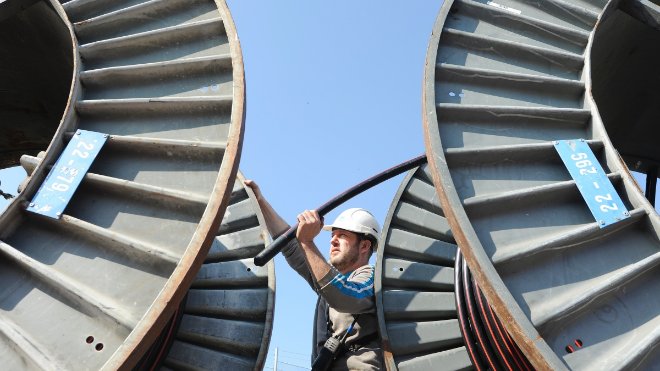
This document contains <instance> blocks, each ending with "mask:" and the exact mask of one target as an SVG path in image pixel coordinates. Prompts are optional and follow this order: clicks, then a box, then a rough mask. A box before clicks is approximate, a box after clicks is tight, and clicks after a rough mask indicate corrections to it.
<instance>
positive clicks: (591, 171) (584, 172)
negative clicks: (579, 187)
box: [580, 166, 596, 175]
mask: <svg viewBox="0 0 660 371" xmlns="http://www.w3.org/2000/svg"><path fill="white" fill-rule="evenodd" d="M587 174H596V168H595V167H593V166H592V167H590V168H588V169H580V175H587Z"/></svg>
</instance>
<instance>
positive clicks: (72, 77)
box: [0, 0, 274, 369]
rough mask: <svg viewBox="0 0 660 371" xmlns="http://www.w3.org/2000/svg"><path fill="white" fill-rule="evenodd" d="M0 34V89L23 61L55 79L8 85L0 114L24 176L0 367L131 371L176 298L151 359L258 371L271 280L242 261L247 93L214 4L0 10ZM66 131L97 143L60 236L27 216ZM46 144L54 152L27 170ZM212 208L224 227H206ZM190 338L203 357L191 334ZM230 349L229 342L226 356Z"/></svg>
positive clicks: (7, 253) (3, 222)
mask: <svg viewBox="0 0 660 371" xmlns="http://www.w3.org/2000/svg"><path fill="white" fill-rule="evenodd" d="M0 16H1V17H0V27H5V28H4V30H6V31H13V33H12V32H3V39H4V41H5V42H3V48H4V49H5V50H6V51H11V52H16V53H15V54H16V56H15V57H14V58H6V59H4V60H3V62H1V63H3V65H2V67H3V71H12V70H13V71H19V72H20V71H22V70H23V69H24V68H26V67H27V66H30V64H26V62H31V63H32V64H34V61H32V59H37V60H39V57H41V60H40V61H39V62H40V63H41V64H42V65H43V63H44V62H47V61H51V62H52V64H53V66H52V68H51V70H50V71H48V72H50V74H48V73H47V74H46V75H47V76H51V78H50V79H49V80H48V79H47V80H44V81H41V82H42V83H44V82H46V83H48V84H45V85H48V86H47V89H46V93H45V94H41V95H39V94H36V95H35V94H30V90H34V88H36V87H37V86H38V81H37V82H35V80H37V79H32V80H30V79H28V80H27V83H25V82H24V83H23V85H21V82H20V81H19V80H20V79H21V78H22V77H25V75H23V76H21V75H20V74H19V75H17V76H14V77H15V79H14V80H10V82H9V83H7V84H6V86H8V87H9V93H10V94H5V95H4V96H3V97H2V99H0V100H1V101H2V107H3V109H2V110H1V111H2V117H3V127H2V129H1V130H3V131H4V132H3V133H5V132H7V130H10V131H11V130H14V132H18V133H19V134H20V135H23V137H24V139H26V140H27V141H25V140H24V141H23V142H21V143H18V144H17V145H13V146H6V145H5V144H4V143H3V146H2V148H1V149H2V151H0V152H2V156H3V163H4V164H5V165H12V164H15V163H16V161H17V160H16V158H15V154H16V153H18V152H20V151H23V152H26V153H28V154H29V155H28V156H24V158H23V159H22V163H23V165H24V167H26V168H27V169H29V171H30V172H32V171H33V173H32V174H31V176H30V178H29V182H27V184H24V187H23V191H22V193H21V194H20V195H19V197H18V199H17V200H16V201H15V202H13V203H12V204H11V205H10V206H9V207H8V209H7V211H6V212H5V213H4V214H3V215H2V216H0V231H1V236H0V239H1V241H2V242H1V243H0V250H1V251H2V256H3V258H2V260H1V263H0V264H2V265H3V270H2V272H3V273H2V276H3V277H2V280H3V287H4V289H3V290H2V292H1V293H0V305H2V308H3V311H2V313H1V314H2V315H0V332H1V333H2V334H3V336H2V337H0V338H1V339H2V340H1V342H2V344H3V345H2V346H0V352H2V358H3V361H4V366H5V367H7V368H8V369H100V368H105V369H115V368H119V367H122V368H127V367H132V366H133V365H135V364H137V363H138V362H139V361H140V359H141V358H142V357H143V356H144V355H145V353H147V352H148V350H149V347H150V346H151V345H152V344H153V343H154V342H155V341H156V340H157V339H158V337H159V333H160V332H161V330H162V329H163V328H165V326H166V324H167V323H168V320H169V319H170V318H171V316H172V314H173V313H174V312H175V311H176V309H177V307H179V302H180V301H181V299H182V298H183V297H184V295H186V293H187V292H188V287H189V286H190V285H191V284H192V285H193V290H191V291H190V293H188V297H187V302H186V304H185V306H184V307H183V308H185V309H184V311H185V312H186V313H185V314H184V315H183V317H182V319H181V322H180V326H179V333H178V335H177V339H176V340H175V341H174V343H173V345H172V348H171V351H170V352H169V353H168V354H167V357H163V356H162V355H161V357H160V358H166V359H167V360H166V361H165V364H166V365H167V364H170V365H172V364H174V365H179V367H182V366H180V365H181V364H185V362H187V361H190V359H191V358H195V359H194V361H198V362H203V361H205V360H209V359H211V358H212V357H210V356H209V354H211V353H216V354H215V355H213V356H218V354H219V357H220V359H223V358H222V357H223V356H225V358H224V361H225V362H228V361H234V362H235V364H236V365H237V366H240V367H241V368H245V369H253V368H260V367H261V365H262V364H263V360H264V357H265V352H266V351H267V344H268V340H269V338H270V331H271V323H272V305H273V294H274V292H273V290H274V286H273V285H274V277H273V274H272V265H269V266H268V267H264V268H260V269H256V268H255V267H254V266H253V265H251V264H250V263H251V261H248V260H247V257H248V256H249V255H253V254H255V253H256V250H258V249H260V248H263V243H264V240H263V237H262V236H263V234H262V233H261V229H260V227H259V225H260V219H259V216H258V215H257V212H256V211H254V210H255V208H254V205H253V201H252V200H251V199H249V197H248V196H249V195H248V193H247V191H246V190H244V189H243V187H242V184H241V182H240V181H237V183H236V184H235V181H234V179H235V176H236V172H237V163H238V161H237V160H238V153H239V150H240V146H241V139H242V134H243V120H244V99H245V93H244V78H243V64H242V57H241V52H240V46H239V44H238V39H237V36H236V32H235V29H234V25H233V23H232V20H231V17H230V15H229V12H228V9H227V6H226V4H224V2H222V1H220V2H214V1H192V2H191V1H176V0H164V1H159V0H155V1H143V2H139V1H119V2H118V1H88V0H72V1H69V2H65V3H63V4H62V5H60V4H58V3H54V2H44V1H42V2H22V3H19V2H17V1H7V2H3V4H0ZM40 24H43V26H42V27H39V26H38V25H40ZM46 31H48V32H46ZM19 52H25V53H27V54H26V56H23V57H21V56H20V55H19V54H20V53H19ZM4 81H6V79H5V80H4ZM24 85H27V87H26V86H24ZM48 89H50V90H48ZM33 97H36V98H33ZM21 112H22V113H21ZM7 118H9V119H11V120H4V119H7ZM35 118H38V120H37V119H35ZM11 121H13V122H16V123H17V126H14V127H9V125H6V124H5V123H6V122H11ZM31 123H34V125H32V124H31ZM30 125H32V126H30ZM21 127H23V128H24V129H25V130H22V131H21ZM80 130H85V131H88V132H98V133H102V134H106V135H105V138H106V143H105V145H104V146H103V148H102V149H101V150H100V153H99V154H98V157H97V158H96V159H95V160H94V162H93V163H92V164H91V168H90V169H89V172H87V173H85V174H82V175H83V176H82V177H81V178H82V183H81V186H80V188H79V189H78V190H77V191H76V192H75V193H74V194H73V195H72V199H71V201H70V202H69V204H68V205H67V206H66V209H65V211H64V212H63V213H61V214H60V215H57V216H58V218H49V217H45V216H42V215H38V214H36V213H32V212H29V211H26V208H31V207H33V208H36V207H37V206H38V207H43V206H44V205H36V206H35V205H34V204H35V203H34V202H30V201H31V200H32V197H34V196H35V193H37V191H38V189H39V187H40V186H41V185H42V183H44V179H45V177H46V175H47V174H48V173H49V172H50V171H51V169H53V164H54V163H55V161H56V160H57V159H58V158H60V157H61V154H62V152H63V150H64V147H65V145H66V144H67V143H68V142H71V141H74V140H79V138H80V137H77V136H79V135H80V134H78V133H79V132H80ZM44 132H46V133H47V134H44ZM34 133H38V134H39V135H40V136H39V137H35V136H34ZM81 133H82V134H83V135H84V132H81ZM44 135H45V136H46V137H48V136H51V137H52V141H51V142H50V145H49V147H48V149H47V150H46V152H45V153H43V154H42V156H39V157H34V156H35V155H36V154H37V152H38V151H39V150H42V149H44V147H43V146H44V145H45V144H44V143H47V141H45V140H44V139H43V138H42V137H43V136H44ZM14 137H17V136H16V135H14ZM3 139H4V137H3ZM30 141H31V142H30ZM30 143H32V144H30ZM14 144H16V143H14ZM84 144H85V146H87V145H89V143H84ZM85 146H83V147H85ZM9 152H11V153H9ZM5 160H6V161H5ZM53 170H54V171H59V170H60V169H59V167H55V169H53ZM58 175H59V176H61V174H57V173H56V174H55V176H58ZM68 175H71V174H68ZM66 179H70V178H66ZM234 184H235V185H234ZM55 188H57V190H63V189H64V187H63V186H57V187H55ZM30 203H32V204H33V205H32V206H30V205H29V204H30ZM227 205H229V206H227ZM227 207H228V208H229V209H230V210H232V211H233V213H228V214H227V215H226V218H225V219H224V221H223V223H222V224H221V219H222V216H223V214H224V211H225V209H226V208H227ZM216 235H217V238H216ZM212 242H213V245H212V246H211V243H212ZM209 248H210V255H209V256H208V257H207V260H206V262H205V263H204V257H205V256H206V252H207V250H208V249H209ZM203 263H204V265H202V264H203ZM200 268H201V270H200V271H199V274H198V275H197V276H195V275H196V272H197V271H198V270H199V269H200ZM236 295H242V297H243V298H248V297H250V298H251V299H250V300H247V299H246V300H245V301H239V302H237V301H236V300H233V299H231V298H232V297H235V296H236ZM220 298H222V300H221V299H220ZM211 303H213V305H211ZM250 303H251V304H250ZM248 304H250V305H252V307H251V309H250V310H249V311H248V310H243V309H245V308H243V309H241V308H242V307H241V306H242V305H248ZM210 306H212V308H211V307H210ZM202 322H203V324H204V325H203V327H204V329H205V330H206V331H207V333H204V334H203V337H204V339H205V340H204V341H200V340H199V338H200V336H202V334H201V333H199V332H197V333H196V331H197V330H199V324H200V323H202ZM260 323H261V324H260ZM165 329H166V330H167V328H165ZM236 331H238V332H240V333H241V336H239V337H238V340H236V343H234V344H232V343H231V342H230V343H229V344H227V341H228V340H227V339H232V338H233V337H232V336H234V335H236ZM213 336H216V338H215V339H214V338H213ZM205 342H206V343H210V346H209V348H208V349H204V346H207V345H209V344H206V343H205ZM223 342H224V343H223ZM228 347H229V348H232V350H231V351H229V352H226V354H224V355H223V351H225V350H226V349H227V348H228ZM191 349H192V350H191ZM199 354H204V356H201V357H200V356H195V355H199ZM205 358H206V359H205ZM168 362H169V363H168ZM177 362H178V363H177ZM182 362H183V363H182ZM193 364H194V363H193Z"/></svg>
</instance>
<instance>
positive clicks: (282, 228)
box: [243, 179, 289, 238]
mask: <svg viewBox="0 0 660 371" xmlns="http://www.w3.org/2000/svg"><path fill="white" fill-rule="evenodd" d="M243 183H244V184H245V186H246V187H248V188H250V189H252V192H254V197H256V198H257V203H258V204H259V208H260V209H261V212H262V213H263V214H264V219H265V221H266V228H268V232H269V233H270V235H271V236H273V237H274V238H276V237H277V236H279V235H281V234H282V233H284V232H286V231H287V229H289V225H288V224H287V223H286V221H284V219H282V217H281V216H280V215H279V214H278V213H277V212H276V211H275V209H273V207H272V206H271V205H270V203H269V202H268V200H266V199H265V198H264V195H263V194H262V193H261V188H259V186H258V185H257V183H256V182H255V181H254V180H250V179H245V181H243Z"/></svg>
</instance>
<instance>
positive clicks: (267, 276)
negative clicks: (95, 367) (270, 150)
mask: <svg viewBox="0 0 660 371" xmlns="http://www.w3.org/2000/svg"><path fill="white" fill-rule="evenodd" d="M238 178H239V179H238V180H236V183H235V185H234V189H233V191H232V194H231V198H230V200H229V206H228V207H227V211H226V212H225V216H224V218H223V219H222V224H221V225H220V228H219V229H218V231H217V236H216V238H215V239H214V240H213V245H212V246H211V249H210V250H209V253H208V254H207V256H206V259H205V260H204V265H202V268H201V269H200V271H199V273H198V274H197V276H196V277H195V280H194V281H193V283H192V287H191V289H190V290H189V291H188V293H187V295H186V299H185V303H184V305H183V307H182V308H181V311H182V313H181V317H180V321H179V323H178V328H177V329H176V335H175V336H174V337H173V341H172V344H171V348H170V349H169V351H168V352H167V355H166V356H165V357H163V358H164V361H163V369H173V370H180V369H202V370H219V369H227V370H261V369H263V365H264V363H265V361H266V355H267V354H268V345H269V343H270V336H271V333H272V329H273V312H274V307H275V266H274V262H273V261H270V262H268V264H267V265H266V266H264V267H258V266H256V265H254V264H253V262H252V258H254V256H255V255H256V254H257V253H258V252H260V251H261V250H263V249H264V248H265V245H266V243H268V242H270V237H269V235H268V231H267V229H266V224H265V221H264V218H263V215H262V214H261V210H260V209H259V205H258V203H257V201H256V199H255V196H254V193H253V192H252V190H251V189H249V188H247V187H245V185H244V184H243V180H244V179H243V177H242V176H241V173H240V172H239V175H238ZM175 317H176V316H175Z"/></svg>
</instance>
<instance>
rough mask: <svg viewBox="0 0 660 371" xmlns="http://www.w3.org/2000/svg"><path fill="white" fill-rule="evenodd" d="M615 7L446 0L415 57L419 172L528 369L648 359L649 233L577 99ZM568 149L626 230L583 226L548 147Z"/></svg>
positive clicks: (581, 211)
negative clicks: (583, 155) (576, 142)
mask: <svg viewBox="0 0 660 371" xmlns="http://www.w3.org/2000/svg"><path fill="white" fill-rule="evenodd" d="M617 5H618V2H606V1H604V0H583V1H577V2H566V1H561V0H549V1H543V2H536V1H517V0H506V1H498V2H497V3H493V2H482V1H471V0H460V1H446V2H445V3H444V4H443V8H442V9H441V11H440V14H439V16H438V20H437V22H436V26H435V29H434V35H433V37H432V39H431V42H430V45H429V50H428V54H427V69H426V75H425V88H424V102H423V104H424V107H425V108H424V112H425V115H426V116H425V117H424V121H425V122H424V126H425V135H426V141H427V153H428V156H429V163H430V172H431V173H432V174H433V178H434V183H435V185H436V188H437V190H438V194H439V195H440V197H441V198H443V204H444V205H449V209H446V210H445V212H446V214H447V217H448V219H449V220H450V221H451V223H452V226H453V227H454V228H453V229H452V230H453V232H454V236H455V237H456V238H457V240H459V241H460V242H461V243H460V244H461V248H462V253H463V254H464V256H465V259H466V260H467V262H468V263H469V265H470V266H471V267H472V268H473V269H472V274H473V275H474V279H475V281H476V282H477V283H478V286H479V288H480V289H482V290H483V291H484V294H485V295H486V297H487V298H488V300H489V302H490V303H491V305H492V306H493V308H494V309H495V311H496V312H497V313H498V314H499V317H500V318H507V320H506V321H503V325H504V327H506V328H507V329H509V330H510V333H511V334H512V337H513V339H514V340H515V342H516V344H518V345H519V346H520V347H521V349H522V350H523V351H524V353H525V355H526V356H527V357H528V359H529V360H530V361H531V363H532V364H533V365H534V366H535V367H536V368H539V369H566V368H571V369H603V368H608V369H628V368H649V367H651V366H652V365H653V364H654V362H655V363H657V359H658V354H659V353H658V351H657V349H658V347H657V346H656V344H657V343H658V339H660V337H659V335H658V332H657V331H656V329H657V328H658V318H660V317H658V316H657V313H658V312H657V308H660V301H659V300H660V298H659V297H658V295H656V294H655V293H656V292H657V290H658V287H660V286H658V285H659V284H660V278H659V277H660V275H658V274H657V273H658V262H660V260H658V257H659V256H660V255H659V254H660V252H659V251H658V243H657V241H658V236H657V231H658V230H659V229H658V226H660V223H659V220H658V216H657V214H656V213H655V211H654V210H653V208H652V207H651V205H650V204H649V203H648V202H646V200H644V197H643V195H642V194H641V193H640V192H639V190H638V188H637V187H636V185H635V184H634V182H633V180H632V178H631V177H630V174H629V173H628V170H627V168H626V166H625V164H624V163H623V162H622V161H621V159H620V158H619V156H618V154H617V152H616V150H615V149H614V148H613V147H612V145H611V143H610V140H609V138H608V137H607V133H606V130H605V127H606V126H607V122H605V123H603V122H602V121H601V117H600V115H599V113H598V110H597V107H596V105H595V103H594V101H593V98H592V96H591V92H590V89H591V83H592V82H591V76H590V67H591V66H590V65H589V63H597V62H598V61H594V60H590V57H591V54H590V53H591V49H590V48H591V43H592V42H593V39H592V38H591V36H592V35H593V32H594V30H595V29H596V30H597V26H598V25H599V24H602V23H603V17H609V16H611V15H612V14H613V13H614V11H615V8H616V6H617ZM606 6H607V7H606ZM603 50H608V49H607V48H604V49H603ZM606 69H607V68H605V69H604V70H606ZM610 93H611V94H618V92H610ZM604 124H605V125H604ZM577 138H584V139H585V140H586V142H587V143H588V144H589V146H590V147H591V149H592V150H593V151H594V153H595V154H596V156H597V158H598V160H599V161H600V163H601V165H602V166H603V168H604V169H605V171H606V173H607V175H608V177H609V179H610V180H611V181H612V182H613V184H614V186H615V188H616V190H617V192H618V193H619V195H620V196H621V198H622V199H623V201H624V203H625V204H626V206H627V208H628V210H629V211H630V218H628V219H625V220H624V221H622V222H619V223H617V224H614V225H612V226H610V227H607V228H603V229H601V228H600V227H599V225H598V222H597V221H595V220H594V219H593V216H592V215H591V214H590V212H589V209H588V208H587V207H586V205H585V203H584V200H583V199H582V197H581V196H580V194H579V192H578V189H577V187H576V183H575V181H573V180H572V179H571V177H570V176H569V173H568V171H567V170H566V169H565V167H564V165H563V164H562V162H561V161H560V158H559V156H558V155H557V153H556V152H555V149H554V148H553V141H556V140H563V139H577Z"/></svg>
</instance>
